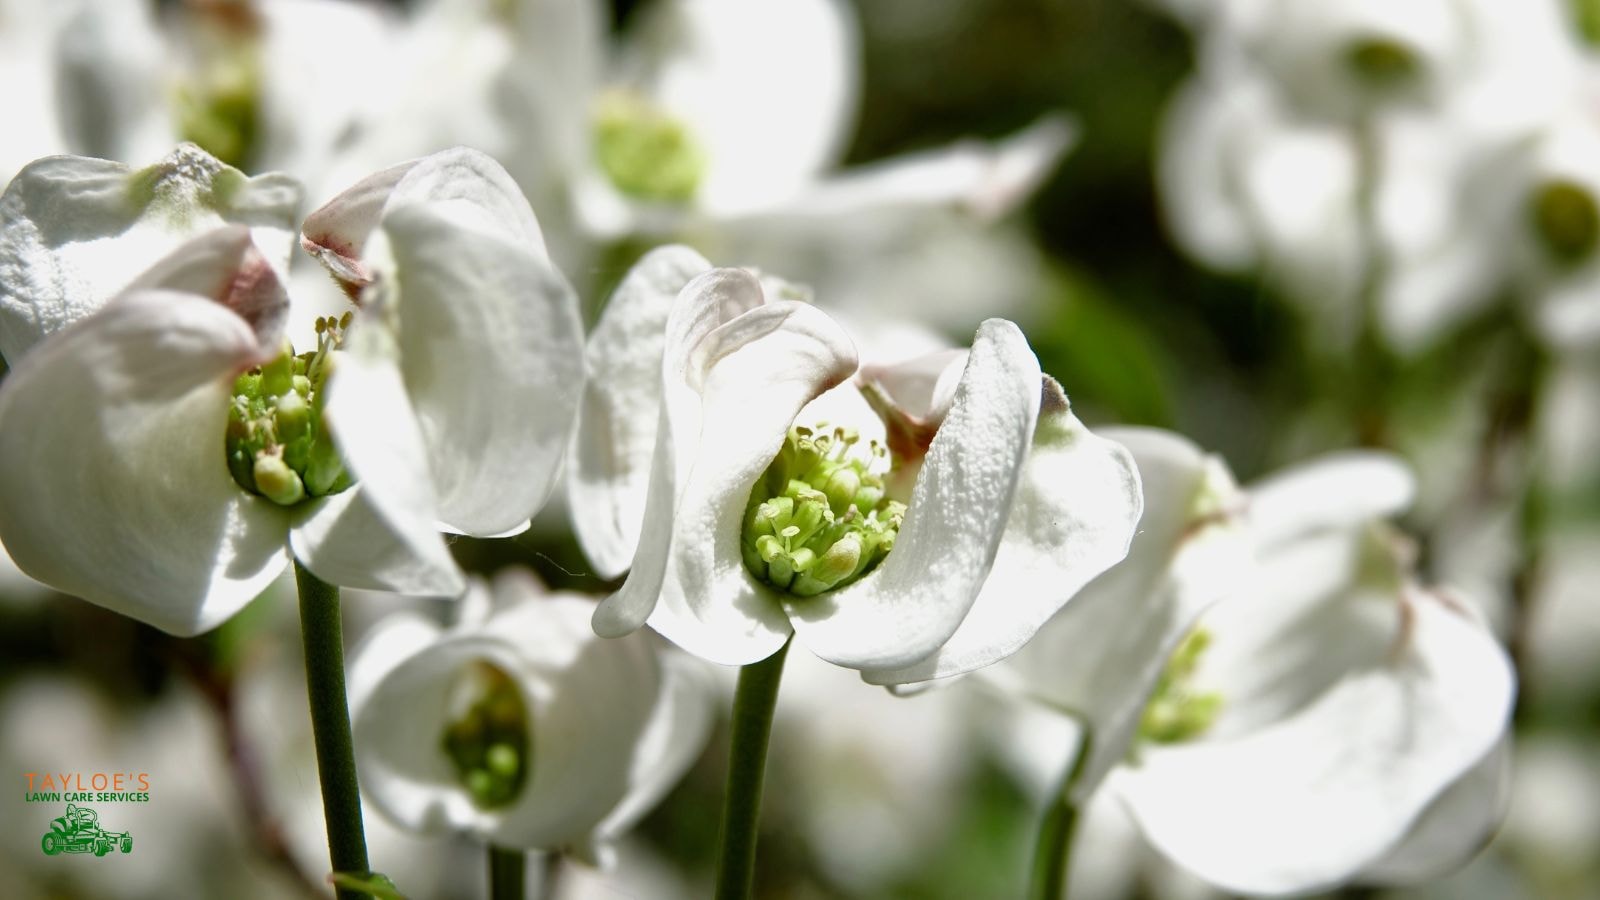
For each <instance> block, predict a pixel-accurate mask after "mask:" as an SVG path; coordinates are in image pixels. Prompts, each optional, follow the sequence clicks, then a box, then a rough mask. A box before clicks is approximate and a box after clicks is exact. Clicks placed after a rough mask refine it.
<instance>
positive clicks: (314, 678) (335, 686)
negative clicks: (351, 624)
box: [294, 562, 371, 900]
mask: <svg viewBox="0 0 1600 900" xmlns="http://www.w3.org/2000/svg"><path fill="white" fill-rule="evenodd" d="M294 576H295V584H296V586H297V587H299V589H300V636H301V641H302V643H303V645H304V647H305V654H306V693H307V695H308V696H309V697H310V700H311V731H312V735H313V737H314V739H315V741H316V746H317V779H318V781H320V782H321V785H322V816H323V819H324V821H325V822H326V823H327V826H328V857H329V859H330V861H331V862H332V863H333V870H334V871H335V872H352V873H365V872H367V871H368V870H369V869H370V868H371V866H370V865H368V863H367V839H366V830H365V828H364V827H363V825H362V822H361V788H360V785H359V784H358V783H357V781H356V757H355V746H354V741H353V740H352V739H351V736H350V706H349V704H348V702H347V701H346V700H345V691H344V643H343V642H344V635H343V631H344V629H343V627H342V623H341V620H340V607H339V589H338V588H337V587H335V586H333V585H331V584H328V583H327V582H325V581H323V580H321V579H320V578H318V577H317V576H315V575H313V574H311V573H310V572H309V571H307V569H306V567H305V566H303V565H301V564H300V563H299V562H296V563H295V564H294ZM337 893H338V896H339V900H357V898H359V897H360V896H361V894H360V893H359V892H356V891H350V890H345V889H342V888H341V889H340V890H339V891H338V892H337Z"/></svg>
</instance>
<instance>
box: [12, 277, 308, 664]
mask: <svg viewBox="0 0 1600 900" xmlns="http://www.w3.org/2000/svg"><path fill="white" fill-rule="evenodd" d="M267 355H270V351H265V352H264V349H263V347H262V346H261V345H260V343H258V341H257V340H256V336H255V334H254V332H252V331H251V329H250V326H249V325H248V324H247V323H246V322H245V321H244V320H243V319H241V318H239V317H238V316H236V315H234V314H233V313H232V312H230V311H228V310H227V309H225V308H223V307H222V306H221V305H219V304H217V303H216V302H214V301H213V300H211V299H209V298H206V297H200V296H196V295H193V294H180V293H174V292H168V291H140V292H134V293H130V294H126V295H124V296H122V297H119V298H118V299H116V300H114V301H113V302H111V303H110V304H108V305H107V306H106V307H105V309H103V310H102V311H101V312H100V313H98V314H96V315H94V316H91V317H89V318H86V319H84V320H83V321H82V322H80V323H78V324H77V325H75V326H73V327H71V328H67V329H65V330H63V331H62V332H60V333H59V334H58V335H56V336H55V337H53V338H51V339H49V340H48V341H45V342H44V343H41V344H40V345H39V346H38V348H36V352H33V353H30V354H29V355H28V357H27V358H26V359H24V360H23V361H22V363H21V364H19V365H18V366H17V367H16V368H15V369H13V370H12V372H11V374H10V376H9V377H8V378H7V379H6V382H5V386H4V387H3V388H0V540H4V542H5V545H6V549H7V550H9V551H10V553H11V556H12V558H13V559H14V560H15V561H16V563H17V565H18V567H19V568H21V569H22V570H23V571H24V572H26V573H28V574H29V575H30V576H32V577H34V578H36V579H38V580H40V581H42V582H44V583H46V584H49V585H51V586H53V587H55V588H57V589H58V590H61V591H64V592H66V593H70V594H76V595H77V596H80V597H83V598H84V599H86V600H89V601H91V602H93V603H97V604H100V605H101V606H105V607H106V608H108V609H111V610H113V611H116V612H119V613H122V614H124V615H127V616H130V617H132V618H135V619H138V620H140V621H143V622H148V623H149V624H152V625H155V626H156V627H158V628H161V629H163V630H166V631H170V632H173V633H175V634H184V635H189V634H196V633H198V632H201V631H205V630H207V629H209V628H212V627H214V626H216V625H217V624H219V623H220V622H221V621H222V620H224V619H226V618H228V617H229V616H231V615H232V614H233V613H234V612H237V611H238V610H239V609H240V608H241V607H243V606H244V605H245V604H246V603H248V602H249V601H250V600H251V599H253V598H254V597H255V596H256V594H258V593H260V591H261V590H262V589H263V588H265V587H266V586H267V585H268V584H269V583H271V581H272V580H273V579H274V578H275V577H277V575H278V573H279V572H281V571H282V569H283V566H284V564H285V562H286V561H287V557H286V555H285V554H284V548H283V547H284V535H285V532H286V529H287V521H286V513H285V512H284V511H283V510H281V509H279V508H278V507H275V506H273V505H272V504H271V503H269V502H268V501H266V500H263V499H261V498H259V497H255V496H252V495H250V494H247V493H246V492H245V491H244V490H242V489H241V488H240V487H239V486H238V485H237V484H235V483H234V481H233V477H232V476H231V475H230V474H229V473H228V468H227V465H226V462H225V459H224V454H223V448H222V437H223V433H224V432H225V430H226V427H225V426H226V424H227V408H228V396H229V394H230V393H231V388H232V384H233V379H234V376H235V375H237V374H238V373H239V372H240V371H241V370H243V369H245V368H248V367H250V366H252V365H255V364H256V363H258V362H260V361H262V359H263V358H264V357H265V356H267Z"/></svg>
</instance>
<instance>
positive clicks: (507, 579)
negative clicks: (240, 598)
mask: <svg viewBox="0 0 1600 900" xmlns="http://www.w3.org/2000/svg"><path fill="white" fill-rule="evenodd" d="M491 595H492V596H491ZM460 608H461V609H462V611H463V618H462V619H461V621H459V622H457V624H455V625H453V626H451V627H450V628H441V627H440V626H439V625H437V624H435V623H434V622H432V621H430V620H429V619H427V618H426V617H424V616H421V615H418V614H415V613H397V614H395V615H393V616H390V617H389V618H387V619H385V620H383V621H382V622H380V623H379V624H378V625H377V626H375V627H374V629H373V630H372V631H371V632H370V633H369V634H368V636H367V638H366V639H365V640H364V641H363V643H362V645H361V647H359V648H358V649H357V650H356V652H355V655H354V658H353V661H352V663H351V669H350V704H351V710H352V722H353V728H354V734H355V739H356V747H357V754H356V761H357V765H358V767H359V772H360V776H361V785H362V788H363V792H364V793H365V795H366V797H367V798H368V799H369V800H370V801H371V802H372V803H373V804H374V805H376V806H377V807H378V809H380V810H382V811H383V813H384V814H385V815H387V816H388V817H389V818H390V819H392V820H393V821H394V822H395V823H396V824H398V825H400V826H401V827H403V828H405V829H407V830H410V831H417V832H423V833H430V834H437V833H450V832H456V833H464V834H468V835H471V836H472V837H474V838H476V839H478V840H481V841H487V842H491V843H493V844H495V845H498V846H503V847H517V848H526V849H530V850H532V849H538V850H550V851H557V850H564V851H569V852H574V853H576V854H577V855H578V856H580V857H581V858H584V859H587V860H591V861H599V862H602V863H604V862H607V861H608V858H609V856H610V845H611V843H612V842H613V841H615V840H616V839H617V838H618V837H620V836H622V835H623V834H624V833H625V832H626V831H627V830H628V829H629V828H631V827H632V826H633V824H634V823H635V822H636V821H638V820H639V819H640V818H641V817H643V815H644V814H645V813H647V812H649V811H650V809H651V808H652V807H654V806H655V804H656V803H657V802H658V801H659V800H660V799H661V798H662V796H664V795H665V794H666V792H667V791H668V790H670V789H671V788H672V786H673V785H674V784H676V783H677V781H678V779H679V778H680V777H682V775H683V773H684V772H685V771H686V770H687V769H688V768H689V765H690V764H691V763H693V762H694V760H695V759H696V758H697V757H698V756H699V754H700V749H701V747H702V746H703V745H704V744H705V740H706V738H707V737H708V736H709V734H710V730H711V700H712V696H713V691H712V689H711V685H710V683H709V681H710V679H709V678H708V677H707V676H708V674H709V673H707V672H706V671H705V670H703V669H701V668H700V666H701V665H702V664H701V663H699V662H697V661H696V660H693V659H690V658H688V657H685V656H683V655H682V654H679V653H677V652H675V651H673V650H672V649H671V648H669V647H666V646H663V645H661V644H660V643H659V641H657V640H655V639H653V638H652V637H651V636H649V635H643V634H640V635H633V636H630V637H628V638H625V639H623V640H620V641H607V640H601V639H600V638H598V637H596V636H595V634H594V632H593V630H592V629H591V628H590V627H589V618H590V616H591V615H592V614H593V611H594V605H593V603H592V602H590V600H589V599H588V598H586V597H581V596H577V595H571V594H567V595H563V594H548V595H547V594H546V592H545V590H544V588H543V586H542V585H540V584H538V582H537V581H536V580H535V579H534V578H533V577H532V576H531V575H529V574H527V573H525V572H520V571H508V572H503V573H501V574H500V575H498V576H497V577H496V578H495V580H494V582H493V584H492V586H489V585H485V584H483V583H481V582H476V581H475V582H474V583H473V585H472V587H471V588H470V589H469V592H468V595H467V597H466V598H465V599H464V601H463V603H462V606H461V607H460Z"/></svg>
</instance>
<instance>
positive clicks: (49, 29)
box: [0, 0, 72, 184]
mask: <svg viewBox="0 0 1600 900" xmlns="http://www.w3.org/2000/svg"><path fill="white" fill-rule="evenodd" d="M71 13H72V9H71V8H70V6H69V5H68V4H65V3H22V2H15V0H8V2H5V3H0V84H9V85H14V86H21V85H28V86H29V89H27V90H23V89H20V87H19V88H17V89H14V90H12V91H10V92H8V94H7V96H6V121H7V125H8V127H7V128H6V129H5V130H4V131H3V132H0V184H4V183H5V182H6V181H9V180H10V178H11V176H13V175H15V174H16V173H17V172H18V171H19V170H20V169H21V168H22V167H23V166H25V165H27V164H28V163H30V162H32V161H33V160H36V159H38V158H40V157H42V156H49V155H50V154H53V153H65V152H66V151H67V140H66V137H65V136H63V135H62V134H61V127H60V121H59V117H58V108H57V106H56V103H55V97H54V96H53V91H51V90H50V89H49V88H48V87H47V85H49V84H50V81H51V79H52V72H51V69H52V67H53V65H54V63H55V44H56V41H55V38H56V36H57V34H58V32H59V30H60V28H61V24H62V21H63V20H64V19H66V18H67V17H68V16H69V15H70V14H71Z"/></svg>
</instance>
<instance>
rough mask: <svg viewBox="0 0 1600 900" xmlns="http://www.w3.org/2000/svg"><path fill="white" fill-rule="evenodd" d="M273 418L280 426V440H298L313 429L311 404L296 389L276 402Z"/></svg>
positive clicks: (286, 441) (278, 426)
mask: <svg viewBox="0 0 1600 900" xmlns="http://www.w3.org/2000/svg"><path fill="white" fill-rule="evenodd" d="M275 406H276V410H275V412H274V413H273V415H272V420H273V422H274V424H276V425H277V428H278V440H280V441H283V442H284V443H288V442H290V441H297V440H299V439H300V438H302V437H304V436H305V435H306V434H307V433H308V432H309V431H310V430H311V404H309V403H307V402H306V400H305V398H304V397H302V396H300V394H299V393H297V392H295V391H290V392H289V393H287V394H283V395H282V396H280V397H279V398H278V400H277V403H276V404H275Z"/></svg>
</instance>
